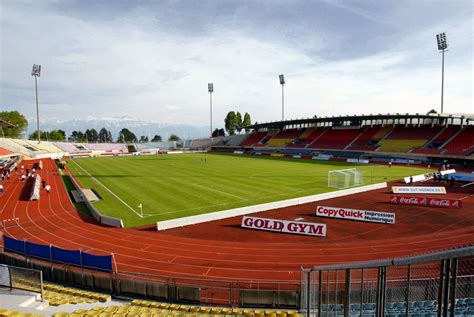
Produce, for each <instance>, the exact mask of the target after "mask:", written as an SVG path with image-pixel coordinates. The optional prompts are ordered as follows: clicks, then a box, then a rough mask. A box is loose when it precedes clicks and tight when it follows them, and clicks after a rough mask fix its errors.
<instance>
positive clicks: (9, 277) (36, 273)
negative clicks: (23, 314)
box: [0, 264, 43, 299]
mask: <svg viewBox="0 0 474 317" xmlns="http://www.w3.org/2000/svg"><path fill="white" fill-rule="evenodd" d="M0 287H7V288H10V290H13V289H18V290H24V291H29V292H34V293H38V294H41V299H43V272H41V271H40V270H35V269H29V268H24V267H18V266H11V265H5V264H0Z"/></svg>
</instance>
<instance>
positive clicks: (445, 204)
mask: <svg viewBox="0 0 474 317" xmlns="http://www.w3.org/2000/svg"><path fill="white" fill-rule="evenodd" d="M390 202H391V203H392V204H399V205H415V206H428V207H441V208H461V207H462V200H459V199H443V198H428V197H413V196H399V195H392V196H390Z"/></svg>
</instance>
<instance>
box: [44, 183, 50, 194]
mask: <svg viewBox="0 0 474 317" xmlns="http://www.w3.org/2000/svg"><path fill="white" fill-rule="evenodd" d="M45 189H46V193H48V195H49V192H50V191H51V186H49V185H46V187H45Z"/></svg>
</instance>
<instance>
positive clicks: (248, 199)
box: [155, 189, 310, 216]
mask: <svg viewBox="0 0 474 317" xmlns="http://www.w3.org/2000/svg"><path fill="white" fill-rule="evenodd" d="M309 190H310V189H302V190H295V191H293V192H288V193H281V194H276V195H268V196H263V197H258V198H246V199H242V201H252V200H260V199H267V198H271V197H278V196H283V195H288V194H294V193H300V192H307V191H309ZM290 199H291V198H290ZM242 201H232V202H229V203H221V204H214V205H206V206H200V207H194V208H188V209H180V210H173V211H166V212H161V213H159V214H156V215H155V216H161V215H168V214H176V213H180V212H185V211H191V210H196V209H202V208H210V207H217V206H227V205H230V204H235V203H239V202H242ZM244 207H245V206H244ZM211 212H214V211H211ZM207 213H209V212H207Z"/></svg>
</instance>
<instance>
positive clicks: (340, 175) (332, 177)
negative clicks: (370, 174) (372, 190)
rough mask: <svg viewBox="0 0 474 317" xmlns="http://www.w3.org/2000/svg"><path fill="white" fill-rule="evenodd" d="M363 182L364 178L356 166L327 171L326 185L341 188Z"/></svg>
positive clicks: (358, 184)
mask: <svg viewBox="0 0 474 317" xmlns="http://www.w3.org/2000/svg"><path fill="white" fill-rule="evenodd" d="M363 184H364V178H363V176H362V172H361V171H359V170H357V169H356V168H349V169H343V170H335V171H329V172H328V187H332V188H339V189H342V188H348V187H354V186H360V185H363Z"/></svg>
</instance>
